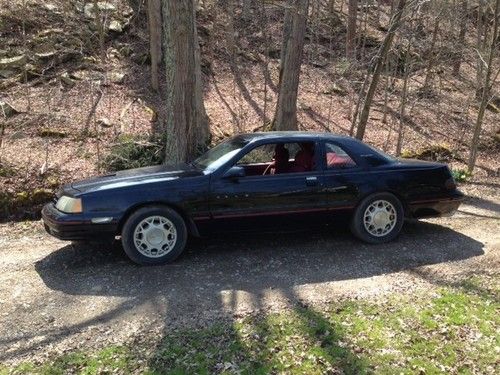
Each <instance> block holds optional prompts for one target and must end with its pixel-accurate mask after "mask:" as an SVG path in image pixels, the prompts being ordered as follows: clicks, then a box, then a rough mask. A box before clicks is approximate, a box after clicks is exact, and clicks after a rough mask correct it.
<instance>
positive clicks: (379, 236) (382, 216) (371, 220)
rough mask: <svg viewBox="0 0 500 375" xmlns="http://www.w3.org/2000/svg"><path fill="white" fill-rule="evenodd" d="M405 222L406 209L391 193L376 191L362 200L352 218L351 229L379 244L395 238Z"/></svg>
mask: <svg viewBox="0 0 500 375" xmlns="http://www.w3.org/2000/svg"><path fill="white" fill-rule="evenodd" d="M403 223H404V209H403V205H402V204H401V202H400V200H399V199H398V198H397V197H396V196H395V195H393V194H391V193H375V194H372V195H370V196H368V197H366V198H365V199H363V200H362V201H361V203H360V204H359V205H358V206H357V207H356V210H355V212H354V215H353V217H352V219H351V231H352V233H353V234H354V235H355V236H356V237H357V238H359V239H360V240H362V241H364V242H367V243H371V244H379V243H386V242H389V241H392V240H393V239H395V238H396V237H397V236H398V235H399V233H400V232H401V228H402V227H403Z"/></svg>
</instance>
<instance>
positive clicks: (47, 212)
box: [42, 203, 118, 241]
mask: <svg viewBox="0 0 500 375" xmlns="http://www.w3.org/2000/svg"><path fill="white" fill-rule="evenodd" d="M42 219H43V224H44V226H45V230H46V231H47V233H49V234H50V235H52V236H54V237H56V238H59V239H61V240H71V241H75V240H78V241H82V240H97V241H99V240H108V239H113V238H114V237H115V235H116V231H117V227H118V226H117V223H116V222H115V221H113V222H111V223H107V224H93V223H92V222H91V220H90V218H86V217H85V216H84V215H81V214H65V213H63V212H61V211H59V210H58V209H56V207H55V205H54V203H48V204H46V205H45V206H44V207H43V209H42Z"/></svg>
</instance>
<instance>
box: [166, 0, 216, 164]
mask: <svg viewBox="0 0 500 375" xmlns="http://www.w3.org/2000/svg"><path fill="white" fill-rule="evenodd" d="M163 30H164V46H165V53H164V55H165V66H166V76H167V77H166V78H167V92H166V102H165V105H166V113H167V118H166V123H165V136H166V144H165V146H166V160H167V162H184V161H188V160H190V159H192V158H193V157H194V156H195V155H196V153H197V152H198V150H199V148H201V147H205V146H206V143H207V141H208V138H209V130H208V129H209V128H208V118H207V115H206V112H205V106H204V104H203V97H202V82H201V67H200V52H199V46H198V39H197V32H196V19H195V9H194V0H168V1H164V2H163Z"/></svg>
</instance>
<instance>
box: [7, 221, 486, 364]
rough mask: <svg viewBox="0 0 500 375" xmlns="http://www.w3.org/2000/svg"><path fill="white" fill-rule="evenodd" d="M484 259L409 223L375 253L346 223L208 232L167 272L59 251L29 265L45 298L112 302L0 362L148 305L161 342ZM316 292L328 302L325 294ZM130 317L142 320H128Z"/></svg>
mask: <svg viewBox="0 0 500 375" xmlns="http://www.w3.org/2000/svg"><path fill="white" fill-rule="evenodd" d="M483 253H484V252H483V244H482V243H481V242H479V241H477V240H475V239H473V238H471V237H468V236H466V235H464V234H462V233H459V232H456V231H454V230H452V229H449V228H445V227H442V226H440V225H436V224H432V223H428V222H408V223H407V224H406V225H405V228H404V230H403V232H402V234H401V236H400V238H399V239H398V240H397V241H395V242H392V243H389V244H383V245H365V244H362V243H360V242H358V241H355V240H354V239H353V238H352V237H351V235H350V234H349V233H348V232H347V231H346V228H345V225H344V226H342V225H334V226H331V225H329V226H324V227H320V228H316V229H314V230H311V229H304V230H301V231H288V232H283V231H281V232H279V231H270V232H264V233H259V234H258V235H257V234H250V235H249V234H248V233H223V234H215V235H213V236H211V237H209V238H204V239H195V240H192V241H190V244H189V246H188V249H187V251H186V253H185V254H184V256H182V257H181V258H180V259H178V260H177V261H176V262H174V263H173V264H170V265H164V266H156V267H148V268H144V267H140V266H137V265H135V264H133V263H131V262H130V261H129V260H128V259H127V258H126V257H125V255H124V254H123V251H122V250H121V249H120V247H116V246H115V247H114V248H112V249H111V248H110V247H108V246H102V247H101V248H96V247H92V246H82V245H80V246H74V245H66V246H63V247H61V248H60V249H58V250H56V251H54V252H52V253H51V254H49V255H48V256H46V257H44V258H42V259H40V260H38V261H37V262H36V263H35V270H36V272H37V273H38V275H39V276H40V278H41V281H42V282H43V283H44V284H45V286H46V287H47V288H49V289H50V290H52V291H53V292H55V293H51V294H50V296H52V297H53V298H56V299H60V301H61V302H60V303H61V304H67V303H73V302H75V301H80V302H78V303H81V301H87V299H88V301H91V300H92V299H93V298H95V297H112V298H115V299H116V298H118V301H120V302H119V303H109V306H108V305H107V306H105V308H104V309H103V310H102V311H99V313H98V315H92V314H90V315H85V314H82V319H81V320H79V322H78V323H76V324H73V325H70V324H67V325H64V326H59V327H51V326H50V325H46V326H45V325H44V326H42V327H40V326H36V327H34V328H30V327H31V326H29V327H27V328H26V330H27V331H24V332H22V333H20V334H19V335H18V334H15V335H11V336H6V337H5V338H1V339H0V347H3V348H7V347H10V346H11V345H13V344H15V343H18V342H21V344H22V345H18V346H17V347H16V348H15V349H13V350H9V351H7V350H0V360H6V359H9V358H13V357H16V356H22V355H25V354H27V353H30V352H32V351H34V350H36V349H37V348H39V347H40V342H32V341H31V339H33V338H35V337H43V340H42V342H41V344H43V345H52V344H55V343H58V342H60V341H62V340H64V339H66V338H69V337H72V336H73V335H75V334H78V333H80V332H82V331H85V329H87V328H88V327H90V326H93V325H106V324H112V323H117V319H124V317H128V319H130V318H131V315H130V314H131V313H132V312H133V311H138V310H139V311H143V312H141V314H144V311H147V307H148V306H149V307H151V306H153V309H154V312H153V313H152V314H154V315H156V317H157V319H158V320H159V323H157V324H161V325H164V326H165V334H166V332H168V331H169V330H170V328H171V327H173V326H176V325H182V324H183V323H182V322H184V323H185V322H188V323H189V322H191V323H190V324H192V323H193V322H198V321H203V320H204V319H200V316H202V317H212V318H213V319H215V320H217V319H228V320H229V321H232V320H233V319H234V317H235V316H236V315H235V314H240V313H242V314H244V313H245V311H260V310H263V306H264V305H266V304H267V303H268V302H269V301H272V303H281V302H280V301H281V299H283V300H285V301H288V303H289V304H290V305H292V306H295V305H296V304H297V303H299V302H300V299H299V298H298V297H297V295H296V289H297V288H298V287H301V286H305V285H315V284H318V283H333V282H337V281H344V280H355V279H362V278H370V277H373V276H377V275H383V274H388V273H395V272H400V271H406V270H412V269H415V268H417V267H420V266H425V265H432V264H437V263H442V262H451V261H459V260H464V259H468V258H471V257H476V256H480V255H482V254H483ZM273 293H275V294H273ZM321 293H325V298H327V297H328V298H334V297H332V296H333V294H332V293H333V292H332V291H331V290H330V291H328V290H327V289H325V291H324V292H321ZM334 294H335V293H334ZM71 296H74V297H71ZM280 296H281V297H283V298H281V297H280ZM75 297H76V298H75ZM46 298H47V294H42V295H40V296H39V300H35V301H31V302H30V303H31V306H32V308H36V306H39V307H40V308H42V307H43V306H45V304H46ZM109 301H112V300H111V299H110V300H109ZM88 303H91V302H88ZM285 303H286V302H285ZM62 306H64V305H62ZM143 309H145V310H143ZM23 311H24V310H23V309H22V308H21V307H20V309H19V312H16V314H21V315H22V314H26V312H25V311H24V312H23ZM64 311H65V310H64V308H62V309H60V310H57V312H54V313H55V314H64ZM311 314H312V313H311ZM86 316H89V317H88V318H86ZM311 316H314V314H313V315H311ZM18 318H19V317H18ZM25 318H26V317H25ZM132 319H142V318H140V317H139V316H136V315H135V314H133V315H132ZM155 319H156V318H155ZM308 319H309V318H308ZM314 319H319V318H318V317H316V318H314ZM331 332H332V333H333V332H336V331H335V327H332V330H331ZM346 355H348V354H346Z"/></svg>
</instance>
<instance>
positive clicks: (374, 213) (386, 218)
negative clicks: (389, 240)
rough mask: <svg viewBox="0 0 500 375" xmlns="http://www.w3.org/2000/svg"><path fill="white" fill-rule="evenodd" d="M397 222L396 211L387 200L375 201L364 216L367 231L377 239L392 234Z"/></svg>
mask: <svg viewBox="0 0 500 375" xmlns="http://www.w3.org/2000/svg"><path fill="white" fill-rule="evenodd" d="M396 222H397V213H396V209H395V208H394V206H393V205H392V204H391V203H390V202H388V201H386V200H376V201H373V202H372V203H371V204H370V205H369V206H368V207H367V208H366V210H365V213H364V215H363V223H364V226H365V229H366V230H367V232H368V233H370V234H371V235H373V236H375V237H382V236H385V235H386V234H388V233H390V232H391V231H392V230H393V229H394V227H395V226H396Z"/></svg>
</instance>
